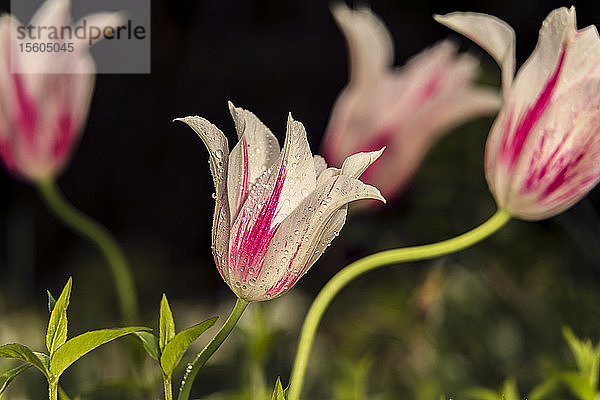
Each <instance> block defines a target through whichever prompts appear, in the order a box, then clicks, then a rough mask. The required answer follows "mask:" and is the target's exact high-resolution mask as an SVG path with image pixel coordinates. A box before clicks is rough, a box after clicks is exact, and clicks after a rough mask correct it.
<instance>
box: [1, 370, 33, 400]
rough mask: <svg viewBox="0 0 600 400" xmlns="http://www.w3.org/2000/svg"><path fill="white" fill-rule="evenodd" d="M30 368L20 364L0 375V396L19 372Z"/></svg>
mask: <svg viewBox="0 0 600 400" xmlns="http://www.w3.org/2000/svg"><path fill="white" fill-rule="evenodd" d="M30 367H31V364H22V365H19V366H18V367H16V368H13V369H10V370H8V371H6V372H5V373H3V374H2V375H0V395H2V393H4V391H5V390H6V388H8V385H10V383H11V382H12V380H13V379H15V378H16V377H17V376H18V375H19V374H20V373H21V372H23V371H25V370H27V369H29V368H30Z"/></svg>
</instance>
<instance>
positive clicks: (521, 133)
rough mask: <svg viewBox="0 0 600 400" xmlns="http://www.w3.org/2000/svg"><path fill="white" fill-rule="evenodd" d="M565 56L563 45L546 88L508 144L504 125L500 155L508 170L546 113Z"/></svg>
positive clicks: (526, 113) (508, 128) (508, 130)
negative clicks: (534, 127) (536, 124)
mask: <svg viewBox="0 0 600 400" xmlns="http://www.w3.org/2000/svg"><path fill="white" fill-rule="evenodd" d="M565 55H566V48H565V45H563V46H562V49H561V52H560V55H559V57H558V65H557V66H556V69H555V70H554V72H553V73H552V75H551V76H550V79H548V82H546V86H544V88H543V90H542V92H541V93H540V95H539V97H538V99H537V101H536V102H535V104H534V105H533V107H531V108H528V109H527V110H526V112H525V115H524V117H523V118H522V119H521V121H520V122H519V123H518V125H517V127H516V129H515V132H514V135H513V136H512V138H510V143H509V137H508V136H509V133H510V125H506V131H505V133H504V139H503V141H502V150H501V155H502V159H503V161H505V162H507V163H508V165H509V167H510V168H513V167H514V166H515V164H516V162H517V159H518V158H519V156H520V154H521V150H522V149H523V146H524V144H525V140H526V139H527V137H528V136H529V133H530V132H531V130H532V128H533V126H534V125H535V123H536V122H537V121H538V120H539V119H540V117H541V116H542V115H543V114H544V111H546V109H547V107H548V105H549V104H550V99H551V97H552V93H553V92H554V89H555V88H556V84H557V83H558V78H559V75H560V72H561V70H562V67H563V64H564V60H565Z"/></svg>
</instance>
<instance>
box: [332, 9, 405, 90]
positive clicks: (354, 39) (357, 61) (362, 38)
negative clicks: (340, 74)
mask: <svg viewBox="0 0 600 400" xmlns="http://www.w3.org/2000/svg"><path fill="white" fill-rule="evenodd" d="M331 12H332V14H333V16H334V18H335V20H336V22H337V24H338V25H339V27H340V29H341V30H342V31H343V33H344V36H345V38H346V41H347V44H348V52H349V53H350V62H349V64H350V82H351V84H357V85H363V84H366V85H369V84H370V83H372V82H373V81H374V80H377V79H379V76H381V75H382V73H383V72H384V71H385V70H386V68H388V67H389V66H391V65H392V61H393V59H394V47H393V44H392V38H391V37H390V34H389V32H388V30H387V29H386V27H385V25H384V24H383V22H381V20H380V19H379V18H377V16H375V14H373V13H372V12H371V10H369V9H368V8H365V7H363V8H359V9H357V10H352V9H350V8H348V7H347V6H346V5H345V4H343V3H341V2H340V3H337V4H335V5H333V6H332V8H331Z"/></svg>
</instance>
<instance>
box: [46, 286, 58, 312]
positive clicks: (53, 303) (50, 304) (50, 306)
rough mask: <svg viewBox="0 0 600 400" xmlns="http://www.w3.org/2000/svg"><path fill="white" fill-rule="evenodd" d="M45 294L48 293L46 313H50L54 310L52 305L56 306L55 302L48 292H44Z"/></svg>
mask: <svg viewBox="0 0 600 400" xmlns="http://www.w3.org/2000/svg"><path fill="white" fill-rule="evenodd" d="M46 293H48V312H49V313H52V310H54V305H55V304H56V300H54V297H53V296H52V293H50V291H49V290H46Z"/></svg>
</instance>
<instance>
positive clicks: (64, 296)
mask: <svg viewBox="0 0 600 400" xmlns="http://www.w3.org/2000/svg"><path fill="white" fill-rule="evenodd" d="M72 285H73V278H69V280H68V281H67V284H66V285H65V287H64V289H63V291H62V293H61V294H60V297H59V298H58V300H56V303H55V304H54V307H53V309H52V312H51V313H50V321H48V331H47V332H46V348H47V349H48V351H49V352H50V357H52V355H53V354H54V352H55V351H56V349H58V348H59V347H60V346H62V345H63V344H64V343H65V342H66V341H67V308H68V307H69V298H70V297H71V287H72Z"/></svg>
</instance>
